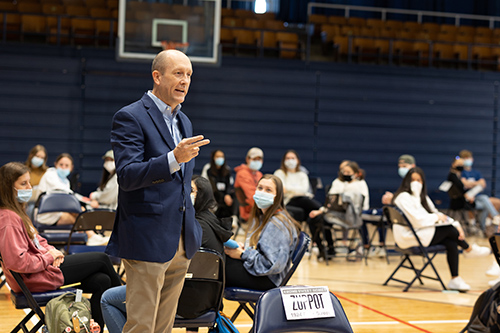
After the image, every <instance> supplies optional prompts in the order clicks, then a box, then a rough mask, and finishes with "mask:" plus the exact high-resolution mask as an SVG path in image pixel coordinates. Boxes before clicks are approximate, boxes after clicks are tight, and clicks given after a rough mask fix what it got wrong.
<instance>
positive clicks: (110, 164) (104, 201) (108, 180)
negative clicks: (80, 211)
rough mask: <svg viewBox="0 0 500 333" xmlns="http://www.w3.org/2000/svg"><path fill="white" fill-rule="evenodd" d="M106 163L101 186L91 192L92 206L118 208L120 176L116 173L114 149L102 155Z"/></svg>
mask: <svg viewBox="0 0 500 333" xmlns="http://www.w3.org/2000/svg"><path fill="white" fill-rule="evenodd" d="M102 159H103V160H104V164H103V167H102V176H101V181H100V183H99V187H98V188H97V190H96V191H94V192H92V193H90V195H89V197H90V199H91V200H92V201H91V202H90V206H91V207H92V208H110V209H116V207H117V206H118V177H117V175H116V167H115V158H114V155H113V151H112V150H108V151H107V152H106V154H104V156H103V157H102Z"/></svg>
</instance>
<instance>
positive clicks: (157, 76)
mask: <svg viewBox="0 0 500 333" xmlns="http://www.w3.org/2000/svg"><path fill="white" fill-rule="evenodd" d="M151 75H152V76H153V81H154V83H155V84H156V85H158V86H159V85H160V76H161V75H160V72H158V71H157V70H154V71H153V73H151Z"/></svg>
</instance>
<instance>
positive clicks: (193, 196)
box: [190, 193, 196, 207]
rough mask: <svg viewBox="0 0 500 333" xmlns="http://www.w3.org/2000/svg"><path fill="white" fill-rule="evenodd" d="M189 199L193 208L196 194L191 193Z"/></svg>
mask: <svg viewBox="0 0 500 333" xmlns="http://www.w3.org/2000/svg"><path fill="white" fill-rule="evenodd" d="M190 197H191V203H192V204H193V207H194V202H195V201H196V194H194V193H191V195H190Z"/></svg>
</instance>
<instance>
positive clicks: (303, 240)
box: [224, 232, 311, 322]
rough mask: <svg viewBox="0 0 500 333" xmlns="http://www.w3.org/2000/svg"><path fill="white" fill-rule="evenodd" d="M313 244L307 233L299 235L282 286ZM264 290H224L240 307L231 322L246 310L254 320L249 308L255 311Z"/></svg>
mask: <svg viewBox="0 0 500 333" xmlns="http://www.w3.org/2000/svg"><path fill="white" fill-rule="evenodd" d="M310 242H311V238H310V237H309V235H307V234H306V233H305V232H301V233H300V235H299V239H298V242H297V247H296V248H295V250H294V252H293V254H292V265H291V266H290V269H289V270H288V272H287V274H286V275H285V277H284V278H283V281H282V282H281V285H280V286H285V285H286V284H287V283H288V281H289V280H290V278H291V277H292V275H293V273H294V272H295V270H296V269H297V267H298V265H299V263H300V261H301V260H302V257H304V254H305V253H306V251H307V249H308V248H309V243H310ZM262 293H263V291H262V290H252V289H243V288H238V287H228V288H225V289H224V298H225V299H227V300H229V301H236V302H238V303H239V304H240V305H239V306H238V308H237V309H236V311H235V312H234V313H233V315H232V317H231V321H232V322H234V321H235V320H236V318H237V317H238V316H239V314H240V313H241V311H243V310H245V312H246V313H247V314H248V315H249V316H250V318H252V319H253V317H254V315H253V312H252V310H250V308H249V306H250V307H251V308H252V309H253V310H255V303H257V301H258V300H259V297H260V296H261V295H262Z"/></svg>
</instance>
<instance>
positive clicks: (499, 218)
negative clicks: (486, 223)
mask: <svg viewBox="0 0 500 333" xmlns="http://www.w3.org/2000/svg"><path fill="white" fill-rule="evenodd" d="M491 223H492V224H494V225H499V224H500V215H496V216H494V217H493V220H492V221H491Z"/></svg>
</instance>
